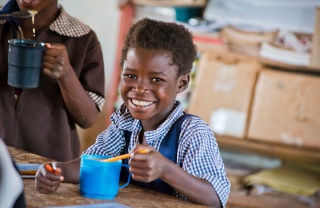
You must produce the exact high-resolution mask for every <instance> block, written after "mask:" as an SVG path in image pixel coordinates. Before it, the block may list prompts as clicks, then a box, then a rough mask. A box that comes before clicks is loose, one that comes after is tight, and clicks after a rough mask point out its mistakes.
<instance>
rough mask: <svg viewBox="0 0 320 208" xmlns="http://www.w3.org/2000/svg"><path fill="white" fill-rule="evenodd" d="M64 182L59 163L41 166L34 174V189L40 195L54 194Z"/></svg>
mask: <svg viewBox="0 0 320 208" xmlns="http://www.w3.org/2000/svg"><path fill="white" fill-rule="evenodd" d="M63 180H64V177H63V176H62V175H61V168H60V165H59V163H57V162H53V163H51V164H45V165H41V166H40V168H39V169H38V171H37V173H36V179H35V187H36V189H37V191H39V192H40V193H53V192H56V191H57V189H58V188H59V186H60V183H61V182H62V181H63Z"/></svg>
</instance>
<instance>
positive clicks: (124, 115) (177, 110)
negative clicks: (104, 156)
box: [118, 101, 183, 138]
mask: <svg viewBox="0 0 320 208" xmlns="http://www.w3.org/2000/svg"><path fill="white" fill-rule="evenodd" d="M120 112H121V116H120V118H119V122H118V123H119V128H120V129H123V130H127V131H131V132H136V133H138V132H140V130H141V129H142V125H141V122H140V121H139V120H137V119H134V118H133V117H132V116H131V115H130V113H129V110H128V109H127V108H126V106H125V105H124V104H122V106H121V107H120ZM181 115H183V107H182V105H181V103H180V102H179V101H176V102H175V104H174V108H173V110H172V112H171V113H170V114H169V116H168V117H167V119H166V120H165V121H164V122H163V123H162V124H161V125H160V126H159V127H158V128H157V129H156V130H154V131H148V132H145V136H146V137H152V138H159V137H162V136H163V134H164V132H168V131H169V129H170V128H171V126H172V124H173V123H174V122H175V121H176V120H177V119H178V118H179V117H180V116H181Z"/></svg>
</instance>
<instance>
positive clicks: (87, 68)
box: [79, 30, 105, 111]
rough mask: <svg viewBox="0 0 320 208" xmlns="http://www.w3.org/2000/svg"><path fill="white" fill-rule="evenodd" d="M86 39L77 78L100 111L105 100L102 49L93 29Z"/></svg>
mask: <svg viewBox="0 0 320 208" xmlns="http://www.w3.org/2000/svg"><path fill="white" fill-rule="evenodd" d="M86 41H88V42H89V43H88V47H87V49H86V54H85V58H84V60H83V67H82V70H81V75H80V77H79V80H80V82H81V84H82V86H83V88H84V89H85V90H86V91H87V92H88V93H89V95H90V97H91V99H92V100H93V101H94V102H95V104H96V106H97V109H98V110H99V111H101V110H102V107H103V104H104V101H105V100H104V95H105V74H104V61H103V54H102V49H101V45H100V42H99V40H98V38H97V36H96V34H95V32H94V31H92V30H91V31H90V33H89V34H88V37H87V39H86Z"/></svg>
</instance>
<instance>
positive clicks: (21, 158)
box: [9, 147, 206, 208]
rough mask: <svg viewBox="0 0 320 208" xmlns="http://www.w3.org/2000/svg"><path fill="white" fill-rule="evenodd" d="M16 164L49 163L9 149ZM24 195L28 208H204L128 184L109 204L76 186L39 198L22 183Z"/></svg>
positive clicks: (65, 185) (30, 183)
mask: <svg viewBox="0 0 320 208" xmlns="http://www.w3.org/2000/svg"><path fill="white" fill-rule="evenodd" d="M9 152H10V154H11V156H12V157H13V159H14V160H15V162H16V163H47V162H50V161H52V160H49V159H46V158H43V157H41V156H38V155H35V154H31V153H28V152H25V151H22V150H19V149H15V148H12V147H9ZM23 182H24V194H25V199H26V203H27V207H28V208H34V207H46V206H70V205H84V204H97V203H107V202H110V203H118V204H122V205H125V206H130V207H161V208H163V207H181V208H182V207H188V208H189V207H190V208H193V207H194V208H200V207H206V206H201V205H196V204H192V203H188V202H186V201H183V200H181V199H178V198H175V197H173V196H169V195H166V194H162V193H159V192H155V191H151V190H147V189H144V188H140V187H138V186H135V185H132V184H130V185H129V186H127V187H126V188H123V189H120V190H119V193H118V195H117V197H116V198H115V199H114V200H113V201H108V200H96V199H89V198H85V197H83V196H81V195H80V193H79V188H78V184H69V183H62V184H61V185H60V187H59V189H58V190H57V192H56V193H53V194H41V193H39V192H38V191H37V190H36V189H35V187H34V179H23Z"/></svg>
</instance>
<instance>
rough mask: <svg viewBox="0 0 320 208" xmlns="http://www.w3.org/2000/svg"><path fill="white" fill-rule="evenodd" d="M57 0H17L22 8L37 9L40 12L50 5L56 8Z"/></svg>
mask: <svg viewBox="0 0 320 208" xmlns="http://www.w3.org/2000/svg"><path fill="white" fill-rule="evenodd" d="M57 2H58V0H17V3H18V5H19V8H20V9H21V10H36V11H39V12H40V11H42V10H43V9H45V8H48V7H53V9H56V8H57Z"/></svg>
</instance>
